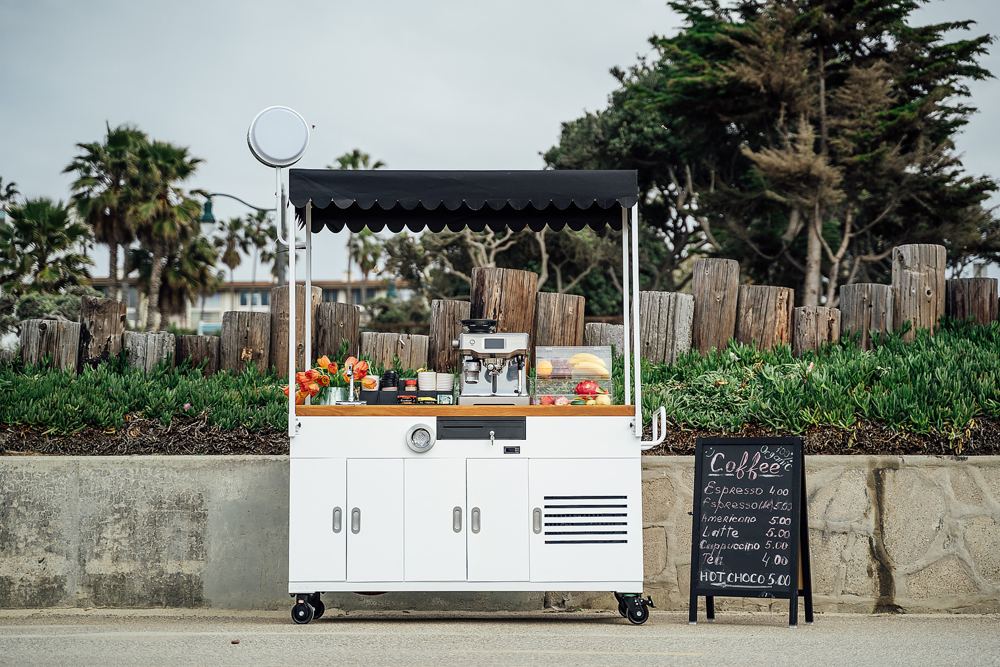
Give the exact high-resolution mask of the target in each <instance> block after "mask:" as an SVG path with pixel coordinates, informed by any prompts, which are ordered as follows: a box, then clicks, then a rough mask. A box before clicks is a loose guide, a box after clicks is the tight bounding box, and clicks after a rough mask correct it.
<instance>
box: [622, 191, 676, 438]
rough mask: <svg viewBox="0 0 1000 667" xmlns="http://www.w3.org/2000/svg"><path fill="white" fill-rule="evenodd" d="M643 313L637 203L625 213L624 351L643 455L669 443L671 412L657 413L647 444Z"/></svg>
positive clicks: (627, 384) (634, 427)
mask: <svg viewBox="0 0 1000 667" xmlns="http://www.w3.org/2000/svg"><path fill="white" fill-rule="evenodd" d="M629 213H631V215H629ZM630 232H631V233H630ZM629 250H631V253H630V252H629ZM630 269H631V270H630ZM630 306H631V308H630ZM629 310H631V318H630V317H629V315H630V313H629ZM639 310H640V308H639V204H638V202H637V203H636V204H634V205H633V206H632V209H631V211H629V210H628V209H625V208H623V209H622V324H623V327H622V348H623V352H624V356H625V360H624V361H625V363H624V366H625V403H632V404H633V405H635V419H634V420H633V422H632V432H633V434H634V435H635V437H636V438H638V439H639V446H640V447H641V449H642V451H646V450H647V449H652V448H653V447H656V446H657V445H660V444H662V443H663V441H664V440H665V439H666V437H667V409H666V408H665V407H663V406H662V405H661V406H660V407H659V408H658V409H657V410H656V412H654V413H653V418H652V420H651V425H652V429H653V433H652V440H643V439H642V434H643V423H642V347H641V344H640V339H639V332H640V331H641V330H642V327H641V325H640V324H639V316H640V313H639ZM630 320H631V321H630ZM630 348H631V349H630ZM630 361H631V363H630Z"/></svg>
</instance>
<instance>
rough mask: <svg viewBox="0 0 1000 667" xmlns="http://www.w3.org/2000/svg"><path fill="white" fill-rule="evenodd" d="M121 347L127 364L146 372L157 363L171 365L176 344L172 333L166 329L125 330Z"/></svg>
mask: <svg viewBox="0 0 1000 667" xmlns="http://www.w3.org/2000/svg"><path fill="white" fill-rule="evenodd" d="M122 349H123V350H124V351H125V361H126V363H128V365H129V366H132V367H133V368H141V369H142V370H143V371H145V372H146V373H148V372H150V371H151V370H153V369H154V368H155V367H156V365H157V364H159V363H167V364H169V365H173V357H174V352H175V351H176V349H177V345H176V343H175V342H174V335H173V334H172V333H167V332H166V331H152V332H149V333H141V332H138V331H126V332H125V333H124V334H122Z"/></svg>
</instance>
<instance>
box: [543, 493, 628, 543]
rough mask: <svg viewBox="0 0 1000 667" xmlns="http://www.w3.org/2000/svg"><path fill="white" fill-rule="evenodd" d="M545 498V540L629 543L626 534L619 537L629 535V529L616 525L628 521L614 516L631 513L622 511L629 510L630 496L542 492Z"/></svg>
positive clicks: (554, 541)
mask: <svg viewBox="0 0 1000 667" xmlns="http://www.w3.org/2000/svg"><path fill="white" fill-rule="evenodd" d="M543 501H544V503H545V504H544V506H543V507H544V509H545V519H546V521H545V524H544V525H545V533H544V534H545V537H546V539H545V544H627V543H628V539H627V537H624V538H623V537H618V536H627V535H628V531H627V530H615V529H614V528H613V527H616V526H626V525H628V524H627V522H626V521H623V520H619V521H616V520H615V519H625V518H626V517H627V516H628V512H627V511H625V512H622V511H620V510H628V496H620V495H607V496H596V495H595V496H582V495H581V496H543ZM615 501H624V502H615ZM560 510H568V511H560ZM573 510H590V511H583V512H580V511H573ZM595 510H596V511H595ZM609 527H612V528H610V529H609ZM574 538H576V539H574Z"/></svg>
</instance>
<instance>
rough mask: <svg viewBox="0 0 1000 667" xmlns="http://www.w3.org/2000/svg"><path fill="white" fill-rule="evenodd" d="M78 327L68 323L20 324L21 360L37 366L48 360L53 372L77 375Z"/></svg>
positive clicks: (65, 321) (26, 363)
mask: <svg viewBox="0 0 1000 667" xmlns="http://www.w3.org/2000/svg"><path fill="white" fill-rule="evenodd" d="M79 350H80V323H79V322H69V321H67V320H25V321H23V322H21V360H22V361H23V362H24V364H25V365H31V366H38V365H40V364H41V363H42V362H43V361H45V359H46V358H48V359H49V360H50V361H51V363H52V367H53V368H58V369H60V370H64V371H73V372H74V373H75V372H76V366H77V359H78V356H79Z"/></svg>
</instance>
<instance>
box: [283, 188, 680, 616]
mask: <svg viewBox="0 0 1000 667" xmlns="http://www.w3.org/2000/svg"><path fill="white" fill-rule="evenodd" d="M637 192H638V188H637V184H636V173H635V172H634V171H333V170H312V169H292V170H290V171H289V199H290V202H291V204H292V205H293V206H294V208H295V212H296V216H295V218H296V219H297V220H298V222H299V224H298V225H295V224H288V225H286V226H287V229H286V230H285V231H286V234H288V236H287V237H286V238H285V239H284V240H286V241H288V242H290V243H291V244H295V243H296V229H297V228H300V227H302V226H304V235H305V244H304V250H305V263H306V268H305V284H306V293H307V294H309V293H311V262H312V257H311V255H312V235H313V234H316V233H320V232H322V231H323V230H324V229H327V230H330V231H333V232H338V231H341V230H343V229H344V228H345V227H346V228H347V229H349V230H351V231H353V232H359V231H361V230H362V229H365V228H367V229H370V230H372V231H374V232H379V231H382V230H383V229H388V230H390V231H392V232H394V233H398V232H400V231H402V230H403V229H408V230H410V231H413V232H419V231H422V230H427V231H431V232H437V231H441V230H444V229H448V230H451V231H461V230H462V229H466V228H468V229H471V230H474V231H483V230H485V229H491V230H494V231H498V232H502V231H504V230H507V229H511V230H514V231H519V230H523V229H525V228H527V229H531V230H535V231H538V230H541V229H542V228H543V227H546V226H547V227H551V228H553V229H561V228H564V227H568V228H570V229H572V230H581V229H583V228H584V227H590V228H591V229H594V230H596V231H599V232H601V231H605V230H621V236H622V274H621V275H622V279H621V282H622V286H623V289H622V301H623V308H622V318H623V320H624V324H625V336H624V345H623V347H624V349H623V350H621V352H623V353H624V355H625V360H626V363H625V364H624V386H625V389H624V398H625V405H593V406H589V405H588V406H559V405H527V404H524V403H527V401H526V400H519V401H514V400H511V401H510V402H509V404H504V403H506V402H505V401H502V400H501V401H493V403H494V404H490V405H481V404H462V401H461V397H459V404H457V405H407V406H403V405H298V406H297V405H295V400H294V392H289V393H290V394H291V395H290V397H289V403H288V434H289V438H290V441H291V445H290V472H289V535H288V540H289V541H288V591H289V593H290V594H291V595H292V596H293V597H294V599H295V603H294V607H293V609H292V618H293V620H294V621H295V622H297V623H308V622H309V621H311V620H312V619H313V618H317V617H319V616H321V615H322V613H323V609H324V606H323V602H322V598H321V595H322V593H324V592H345V591H356V592H360V591H379V592H392V591H428V592H430V591H435V592H436V591H548V590H558V591H602V590H603V591H613V592H615V594H616V597H617V598H618V601H619V611H620V612H621V614H622V615H623V616H624V617H626V618H628V619H629V620H630V621H631V622H633V623H636V624H639V623H642V622H644V621H645V620H646V618H647V617H648V609H647V608H648V606H649V605H650V604H651V601H650V600H648V599H647V598H644V597H643V596H642V590H643V564H642V495H641V468H640V454H641V452H642V450H644V449H648V448H651V447H654V446H656V445H657V444H659V443H660V442H662V440H663V437H664V435H665V434H664V428H665V423H666V412H665V410H664V409H663V408H660V409H659V410H657V411H656V413H655V414H654V416H653V420H652V426H651V431H652V438H651V440H648V441H643V422H642V408H641V405H642V382H641V377H640V373H639V369H640V354H639V331H640V326H639V317H640V313H639V286H638V277H639V267H638V264H637V261H638V228H637V226H638V220H637V213H638V206H637V198H638V197H637ZM282 203H283V205H282V207H281V208H282V212H283V213H284V210H285V208H286V206H287V205H286V204H284V197H282ZM282 217H283V218H284V217H285V216H284V215H283V216H282ZM288 217H289V218H290V217H291V216H288ZM288 275H289V276H295V253H288ZM289 289H290V290H294V280H290V281H289ZM295 301H296V300H295V295H294V291H292V293H291V294H290V298H289V303H290V308H291V309H292V312H291V313H290V317H289V328H288V337H289V350H290V355H291V363H290V364H289V385H290V386H294V372H295V368H294V364H295V361H294V350H295V349H296V344H295V326H294V322H295V314H294V306H295ZM303 319H304V320H305V341H304V349H305V355H306V358H307V359H309V360H311V359H312V357H313V351H312V350H311V349H310V348H311V338H312V336H311V329H312V324H311V322H310V312H309V309H306V312H305V313H304V314H303ZM501 319H502V314H501ZM467 335H468V336H469V338H467V339H463V341H462V345H463V348H462V349H463V352H464V353H468V354H470V355H472V357H471V360H472V361H476V362H478V359H476V358H475V355H476V353H477V349H480V348H482V347H485V348H487V349H489V348H494V349H495V351H494V352H490V353H489V354H492V355H494V356H496V355H499V354H501V353H505V354H506V353H510V354H509V356H510V358H511V359H513V358H514V357H516V354H515V352H516V353H517V354H524V352H523V348H524V347H525V345H524V340H522V339H514V338H510V339H506V341H505V340H504V339H503V338H502V337H496V336H493V335H492V334H491V333H490V332H489V331H488V330H487V331H480V332H479V333H478V334H477V333H476V332H475V331H473V333H468V334H467ZM491 336H493V337H492V338H491ZM456 343H458V341H456ZM505 345H507V346H513V347H508V348H505V347H504V346H505ZM477 346H479V347H477ZM505 349H506V352H504V350H505ZM321 352H323V353H327V352H331V351H329V350H323V351H321ZM483 355H484V356H483V359H484V360H488V359H490V358H491V357H489V355H488V354H487V353H486V352H483ZM529 358H530V357H529ZM477 368H478V367H477ZM512 377H513V376H512ZM495 386H496V385H495V382H494V388H495ZM474 403H475V402H474Z"/></svg>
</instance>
